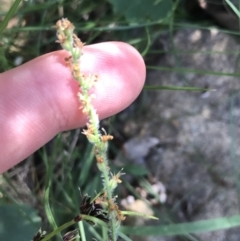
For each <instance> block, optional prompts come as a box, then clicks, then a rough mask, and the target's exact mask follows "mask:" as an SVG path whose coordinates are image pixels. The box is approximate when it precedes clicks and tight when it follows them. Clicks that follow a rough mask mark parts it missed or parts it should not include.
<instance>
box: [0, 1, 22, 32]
mask: <svg viewBox="0 0 240 241" xmlns="http://www.w3.org/2000/svg"><path fill="white" fill-rule="evenodd" d="M21 1H22V0H16V1H15V2H14V3H13V5H12V7H11V8H10V9H9V11H8V12H7V15H6V16H5V18H4V20H3V21H2V23H1V24H0V35H1V34H2V32H3V31H4V29H5V28H6V27H7V24H8V22H9V21H10V19H11V18H12V17H13V15H14V13H15V12H16V11H17V8H18V5H19V4H20V3H21Z"/></svg>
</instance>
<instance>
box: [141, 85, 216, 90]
mask: <svg viewBox="0 0 240 241" xmlns="http://www.w3.org/2000/svg"><path fill="white" fill-rule="evenodd" d="M144 89H145V90H185V91H215V90H212V89H206V88H200V87H190V86H170V85H169V86H166V85H146V86H144Z"/></svg>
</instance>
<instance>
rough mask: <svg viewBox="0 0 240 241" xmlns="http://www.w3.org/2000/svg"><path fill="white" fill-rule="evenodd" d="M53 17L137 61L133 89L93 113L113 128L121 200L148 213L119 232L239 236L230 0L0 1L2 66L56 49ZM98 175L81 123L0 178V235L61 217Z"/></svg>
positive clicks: (25, 231) (164, 237)
mask: <svg viewBox="0 0 240 241" xmlns="http://www.w3.org/2000/svg"><path fill="white" fill-rule="evenodd" d="M63 17H64V18H68V19H69V20H70V21H71V22H72V23H73V24H74V25H75V27H76V33H77V35H78V36H79V37H80V38H81V40H82V41H83V42H85V43H86V44H93V43H99V42H104V41H124V42H127V43H129V44H131V45H132V46H134V47H135V48H136V49H137V50H138V51H139V52H140V53H141V54H142V56H143V57H144V60H145V63H146V66H147V79H146V83H145V87H144V89H143V91H142V93H141V95H140V96H139V98H138V99H137V100H136V101H135V102H134V103H133V104H132V105H131V106H129V107H128V108H127V109H126V110H124V111H123V112H121V113H119V114H118V115H116V116H113V117H111V118H109V119H106V120H103V121H102V122H101V125H102V127H104V128H105V129H106V130H107V132H108V133H110V134H112V135H113V136H114V140H113V141H112V142H111V143H110V147H109V159H110V162H111V169H112V171H113V172H118V171H119V170H120V169H121V168H124V172H125V173H126V175H125V176H123V178H122V179H123V183H122V185H120V186H119V188H118V191H117V194H118V201H119V205H120V207H121V209H122V210H133V211H138V212H143V213H146V214H148V215H155V216H156V217H158V218H159V220H158V221H149V220H146V219H143V218H140V217H137V218H133V217H130V218H127V219H126V221H124V222H123V227H122V231H123V232H124V233H126V234H127V235H128V236H130V238H131V239H132V240H138V241H140V240H141V241H143V240H144V241H196V240H198V241H203V240H204V241H205V240H211V241H225V240H228V241H238V240H240V227H239V225H240V215H239V207H240V180H239V170H240V169H239V158H240V149H239V148H238V147H239V146H240V109H239V108H240V96H239V90H240V78H239V77H240V69H239V53H240V44H239V40H240V39H239V34H240V32H239V21H240V20H239V19H240V1H238V0H235V1H233V0H231V1H230V0H172V1H171V0H154V1H153V0H131V1H127V0H102V1H97V0H72V1H69V0H26V1H21V0H16V1H10V0H0V20H1V23H0V53H1V54H0V70H1V72H4V71H6V70H8V69H12V68H14V67H16V66H18V65H21V64H23V63H25V62H27V61H29V60H32V59H34V58H36V57H38V56H40V55H42V54H45V53H49V52H51V51H55V50H58V49H60V46H59V44H57V43H56V42H55V41H56V33H55V29H54V28H53V27H52V26H53V25H54V24H55V23H56V21H57V20H59V19H61V18H63ZM0 138H1V133H0ZM0 155H1V150H0ZM0 158H1V157H0ZM98 173H99V172H98V170H97V167H96V165H95V160H94V155H93V148H92V146H91V145H90V144H88V143H87V141H86V140H85V137H84V136H83V135H82V134H81V130H80V129H78V130H72V131H69V132H64V133H61V134H59V135H58V136H57V137H55V138H54V139H53V140H51V141H50V142H49V143H47V144H46V145H45V146H44V147H42V148H41V149H39V150H38V151H37V152H36V153H34V154H32V155H31V156H29V157H28V158H27V159H26V160H25V161H23V162H22V163H21V164H19V165H17V166H15V167H14V168H12V169H11V170H9V171H8V172H6V173H4V174H3V175H0V240H6V241H12V240H18V241H28V240H31V239H32V238H33V236H34V235H35V233H36V232H37V231H38V229H39V228H40V227H42V229H43V230H46V231H50V230H52V229H53V228H54V227H55V226H54V225H57V226H60V225H62V224H63V223H65V222H67V221H70V220H71V219H72V218H73V217H75V216H76V215H77V214H78V213H79V205H80V201H81V195H80V193H79V190H78V187H79V188H80V189H81V193H82V195H84V194H86V193H87V194H89V195H91V196H95V193H96V191H99V190H101V181H100V176H99V174H98ZM45 190H46V191H45ZM52 217H54V220H53V219H52ZM84 227H85V231H86V236H87V239H88V240H92V238H93V237H95V238H96V239H97V240H99V241H100V240H103V239H102V237H101V230H98V229H96V228H94V227H92V226H90V225H88V224H84ZM67 231H69V230H66V232H67ZM53 240H62V239H61V237H56V239H53Z"/></svg>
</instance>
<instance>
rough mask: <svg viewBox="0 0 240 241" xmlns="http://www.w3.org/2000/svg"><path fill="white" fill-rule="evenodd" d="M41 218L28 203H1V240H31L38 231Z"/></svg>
mask: <svg viewBox="0 0 240 241" xmlns="http://www.w3.org/2000/svg"><path fill="white" fill-rule="evenodd" d="M40 222H41V219H40V217H39V216H38V215H37V212H36V210H34V209H32V208H31V207H29V206H27V205H16V204H1V206H0V240H6V241H16V240H17V241H30V240H31V239H32V238H33V237H34V235H35V234H36V233H37V232H38V230H39V227H40V225H41V224H40Z"/></svg>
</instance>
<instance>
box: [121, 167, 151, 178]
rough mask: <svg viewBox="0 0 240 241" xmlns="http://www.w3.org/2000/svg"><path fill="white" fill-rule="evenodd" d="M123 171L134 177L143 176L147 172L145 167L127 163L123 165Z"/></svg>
mask: <svg viewBox="0 0 240 241" xmlns="http://www.w3.org/2000/svg"><path fill="white" fill-rule="evenodd" d="M124 172H126V173H127V174H129V175H132V176H134V177H139V176H145V175H147V174H148V173H149V171H148V170H147V168H145V167H143V166H140V165H135V164H128V165H126V166H124Z"/></svg>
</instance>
